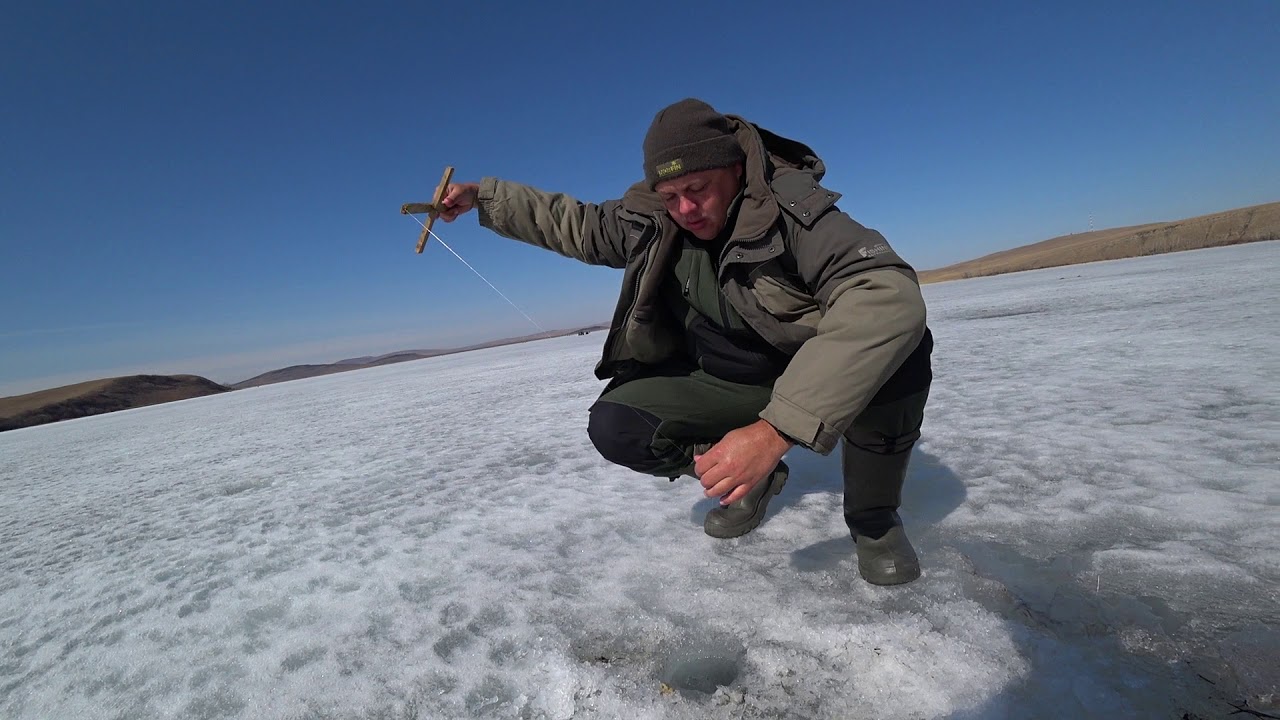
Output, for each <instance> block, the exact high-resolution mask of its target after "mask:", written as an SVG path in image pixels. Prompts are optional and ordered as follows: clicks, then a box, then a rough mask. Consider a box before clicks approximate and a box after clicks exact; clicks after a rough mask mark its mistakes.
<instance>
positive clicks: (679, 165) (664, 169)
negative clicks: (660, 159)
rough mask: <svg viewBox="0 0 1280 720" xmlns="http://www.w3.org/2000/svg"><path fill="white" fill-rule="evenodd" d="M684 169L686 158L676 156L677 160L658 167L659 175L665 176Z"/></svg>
mask: <svg viewBox="0 0 1280 720" xmlns="http://www.w3.org/2000/svg"><path fill="white" fill-rule="evenodd" d="M683 169H684V160H683V159H681V158H676V159H675V160H672V161H671V162H669V163H663V164H661V165H659V166H658V168H657V170H658V177H660V178H664V177H666V176H668V175H673V174H675V173H678V172H680V171H681V170H683Z"/></svg>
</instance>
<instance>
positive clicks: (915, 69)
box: [0, 0, 1280, 395]
mask: <svg viewBox="0 0 1280 720" xmlns="http://www.w3.org/2000/svg"><path fill="white" fill-rule="evenodd" d="M6 5H7V6H6V8H5V11H4V22H3V23H2V24H0V60H2V63H0V307H2V308H3V312H2V313H0V395H7V394H15V393H21V392H28V391H31V390H36V389H40V388H42V387H49V386H53V385H59V384H65V383H69V382H75V381H79V380H86V379H92V378H96V377H103V376H107V375H118V374H126V373H134V372H163V373H172V372H189V373H195V374H201V375H205V376H207V377H210V378H212V379H214V380H218V381H221V382H234V381H238V380H242V379H245V378H247V377H249V376H250V375H253V374H256V373H258V372H262V371H265V370H269V369H273V368H276V367H281V366H284V365H289V364H296V363H304V362H331V361H334V360H339V359H342V358H345V357H351V356H358V355H365V354H372V353H379V352H388V351H392V350H398V349H407V348H431V347H448V346H456V345H460V344H466V343H470V342H474V341H480V340H486V339H491V338H496V337H503V336H509V335H515V334H524V333H526V332H533V331H534V330H535V329H534V328H533V326H532V325H530V324H529V322H528V321H527V320H525V319H524V318H523V317H522V316H521V315H520V314H519V313H518V312H516V311H515V310H514V309H512V308H511V306H509V305H507V304H506V302H505V301H503V300H502V298H500V297H499V296H498V295H497V294H496V293H494V292H493V291H492V290H491V289H489V287H488V286H486V285H485V284H484V283H483V282H481V281H480V280H479V279H478V278H476V277H475V276H474V275H472V274H471V272H470V271H468V270H467V269H466V268H465V267H464V266H463V265H462V264H461V263H459V262H458V261H457V260H456V259H454V258H453V257H452V256H451V255H449V254H448V253H447V252H446V251H445V250H444V249H443V248H441V247H440V246H439V245H437V244H436V243H434V242H433V243H431V244H430V245H429V246H428V249H427V251H426V252H424V253H423V255H421V256H419V255H416V254H415V253H414V244H415V242H416V239H417V236H418V233H419V228H418V226H417V225H416V224H415V223H414V222H413V220H411V219H410V218H407V217H404V216H402V215H400V214H399V208H400V205H401V204H403V203H405V202H412V201H427V200H429V199H430V194H431V192H432V190H433V189H434V188H435V185H436V183H438V182H439V179H440V173H441V170H442V168H443V166H445V165H454V166H455V167H456V168H457V176H456V177H457V179H458V180H478V179H479V178H480V177H482V176H485V175H496V176H499V177H503V178H507V179H512V180H519V181H522V182H528V183H531V184H534V185H537V186H539V187H543V188H545V189H549V190H558V191H564V192H568V193H571V194H573V195H575V196H576V197H578V198H579V199H582V200H586V201H602V200H606V199H609V198H612V197H616V196H617V195H618V194H620V193H621V192H622V191H623V190H624V189H625V188H626V187H627V186H628V185H629V184H630V183H631V182H633V181H635V180H636V179H638V178H639V177H640V175H641V166H640V143H641V140H642V138H643V135H644V131H645V129H646V128H647V126H648V124H649V121H650V120H651V119H652V117H653V114H654V113H655V112H656V111H657V110H658V109H659V108H661V107H662V106H664V105H666V104H668V103H670V102H673V101H675V100H679V99H681V98H683V97H687V96H697V97H701V98H703V99H705V100H707V101H709V102H711V103H712V104H714V105H715V106H716V107H717V108H718V109H720V110H721V111H724V112H732V113H737V114H741V115H744V116H746V117H748V118H749V119H751V120H753V121H755V122H757V123H759V124H761V125H763V126H764V127H767V128H769V129H771V130H774V131H775V132H779V133H781V134H783V135H787V136H790V137H794V138H796V139H799V140H802V141H804V142H806V143H808V144H810V145H811V146H812V147H813V148H814V149H815V150H816V151H817V152H818V153H819V154H820V155H821V156H822V157H823V158H824V160H825V161H826V163H827V165H828V168H829V171H828V175H827V180H826V184H827V185H828V186H829V187H832V188H834V189H837V190H839V191H840V192H842V193H844V196H845V199H844V200H843V202H842V203H841V207H842V209H844V210H846V211H847V212H849V213H850V214H852V215H853V216H854V217H855V218H857V219H858V220H859V221H861V222H862V223H864V224H866V225H869V226H872V227H875V228H877V229H879V230H880V231H882V232H883V233H884V234H885V235H886V236H887V237H888V238H889V240H890V242H891V243H892V244H893V245H894V247H895V249H897V250H898V251H899V253H900V254H902V255H903V256H905V257H906V258H907V259H908V260H909V261H911V262H912V263H913V264H915V266H916V267H917V268H919V269H927V268H931V267H938V266H941V265H944V264H947V263H950V262H955V261H959V260H964V259H968V258H971V257H976V256H978V255H982V254H985V253H988V252H992V251H995V250H999V249H1004V248H1009V247H1014V246H1018V245H1022V244H1026V243H1029V242H1034V241H1037V240H1042V239H1045V238H1048V237H1052V236H1055V235H1060V234H1064V233H1069V232H1077V231H1083V230H1087V229H1088V227H1089V222H1090V216H1092V220H1093V223H1094V226H1095V227H1099V228H1101V227H1112V226H1118V225H1127V224H1135V223H1141V222H1149V221H1156V220H1169V219H1176V218H1180V217H1185V216H1190V215H1196V214H1201V213H1206V212H1214V211H1218V210H1225V209H1229V208H1233V207H1240V206H1244V205H1251V204H1257V203H1262V202H1271V201H1275V200H1280V171H1278V170H1277V168H1280V132H1277V128H1280V43H1277V41H1276V37H1275V31H1276V28H1277V27H1280V2H1276V1H1275V0H1234V1H1233V2H1229V3H1223V2H1211V1H1209V0H1205V1H1203V2H1187V1H1184V0H1154V1H1150V2H1129V3H1114V2H1081V1H1079V0H1071V1H1070V2H1057V3H1027V2H999V3H997V2H973V3H955V2H936V3H935V2H916V3H897V4H890V3H865V2H830V3H795V4H790V5H787V4H784V3H780V2H776V1H774V2H731V3H730V2H711V1H709V0H708V1H704V2H696V3H667V2H650V3H643V4H631V3H627V4H622V3H618V4H613V3H598V2H595V3H588V2H580V3H529V2H519V3H514V2H513V3H508V2H488V3H457V4H443V3H405V4H394V3H360V4H357V3H341V4H340V3H314V2H312V3H288V2H268V3H263V2H182V3H162V2H139V3H112V2H85V3H68V2H48V3H16V2H13V3H7V4H6ZM784 8H786V9H784ZM437 227H438V229H439V231H440V234H441V236H442V237H443V238H444V239H445V240H446V241H447V242H449V244H450V245H451V246H452V247H454V249H455V250H457V251H458V252H459V253H461V254H462V256H463V257H464V258H466V259H467V260H468V261H469V262H470V263H471V264H472V265H474V266H475V267H476V268H477V269H478V270H479V271H480V272H481V273H484V274H485V275H486V277H488V278H489V280H490V281H492V282H493V283H494V285H496V286H497V287H498V288H499V289H501V290H502V291H503V292H504V293H505V294H506V295H507V296H508V297H510V298H511V299H512V300H513V301H514V302H515V303H516V304H518V305H519V306H520V307H521V309H523V310H524V311H525V312H527V313H528V314H529V315H531V316H532V317H533V318H534V319H535V320H537V321H538V322H539V323H540V324H541V325H543V326H545V327H548V328H552V327H570V326H574V325H578V324H583V323H589V322H597V321H607V320H608V318H609V317H610V316H611V313H612V308H613V303H614V300H615V298H616V294H617V283H618V280H619V279H620V274H619V273H618V272H617V271H613V270H608V269H603V268H591V267H588V266H585V265H581V264H578V263H575V262H573V261H571V260H567V259H565V258H561V257H559V256H556V255H553V254H551V253H547V252H545V251H539V250H536V249H534V248H529V247H526V246H523V245H521V244H519V243H514V242H511V241H508V240H504V239H502V238H499V237H496V236H494V235H492V234H491V233H488V232H487V231H485V230H483V229H481V228H479V227H478V225H477V224H476V222H475V216H474V215H470V216H468V217H466V218H464V219H463V220H461V221H459V222H456V223H453V224H450V225H446V224H443V223H440V224H438V225H437Z"/></svg>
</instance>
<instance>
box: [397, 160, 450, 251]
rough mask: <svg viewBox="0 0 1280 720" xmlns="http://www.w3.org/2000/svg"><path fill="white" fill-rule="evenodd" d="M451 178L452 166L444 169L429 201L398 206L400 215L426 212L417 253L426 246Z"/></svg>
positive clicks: (441, 209) (442, 208)
mask: <svg viewBox="0 0 1280 720" xmlns="http://www.w3.org/2000/svg"><path fill="white" fill-rule="evenodd" d="M452 179H453V166H449V167H446V168H445V169H444V177H442V178H440V184H439V185H438V186H436V194H435V195H434V196H432V198H431V202H429V203H405V204H404V205H401V206H400V214H401V215H416V214H419V213H426V214H427V222H426V223H425V224H424V225H423V227H422V235H420V236H419V237H418V254H419V255H421V254H422V248H424V247H426V246H427V239H428V238H430V237H431V226H432V225H434V224H435V222H436V218H437V217H439V216H440V213H441V211H443V210H444V209H445V208H444V206H443V205H441V204H440V203H441V202H443V201H444V193H445V190H447V189H448V188H449V181H450V180H452Z"/></svg>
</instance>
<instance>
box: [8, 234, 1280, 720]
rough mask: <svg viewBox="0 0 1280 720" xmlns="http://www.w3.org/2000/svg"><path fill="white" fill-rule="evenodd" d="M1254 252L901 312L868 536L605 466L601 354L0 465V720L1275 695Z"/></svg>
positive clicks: (103, 440)
mask: <svg viewBox="0 0 1280 720" xmlns="http://www.w3.org/2000/svg"><path fill="white" fill-rule="evenodd" d="M1277 277H1280V244H1277V243H1264V244H1255V245H1248V246H1241V247H1234V248H1225V249H1217V250H1208V251H1197V252H1189V253H1181V254H1177V255H1167V256H1159V257H1152V258H1143V259H1134V260H1126V261H1118V262H1111V263H1103V264H1095V265H1087V266H1076V267H1069V268H1056V269H1050V270H1043V271H1037V272H1031V273H1022V274H1018V275H1009V276H1002V277H996V278H986V279H976V280H967V281H963V282H954V283H946V284H942V285H935V286H929V287H928V288H927V289H926V295H927V297H928V299H929V302H930V311H931V324H932V326H933V328H934V332H935V334H936V336H937V342H938V346H937V351H936V354H935V369H936V378H937V379H936V383H935V385H934V391H933V396H932V400H931V404H930V406H929V415H928V419H927V422H926V427H925V434H924V438H923V440H922V442H921V443H920V445H919V446H918V449H917V452H916V455H915V459H914V463H913V467H912V470H911V476H910V480H909V483H908V487H907V490H906V496H907V497H906V507H905V509H904V515H905V517H906V520H907V522H908V528H909V530H910V532H911V535H912V537H913V538H914V539H915V541H916V543H917V546H918V549H919V550H920V554H921V557H922V560H923V563H924V565H925V575H924V577H923V578H922V579H921V580H919V581H918V582H916V583H913V584H911V585H908V586H904V587H900V588H877V587H873V586H870V585H867V584H866V583H863V582H862V581H860V580H858V579H857V577H856V569H855V567H854V563H853V559H852V544H851V542H850V541H849V540H848V538H847V534H846V531H845V529H844V527H843V523H842V520H841V516H840V497H839V494H838V492H839V487H840V486H839V480H838V475H837V471H838V458H837V457H836V456H834V455H833V456H831V457H826V458H822V457H818V456H816V455H813V454H811V453H807V452H804V451H796V452H793V453H791V454H790V456H789V458H788V461H789V463H790V464H791V465H792V467H793V470H794V475H793V479H792V481H791V482H790V483H789V484H788V486H787V491H786V492H785V493H784V494H783V495H782V496H780V497H779V498H778V499H777V500H776V501H775V504H774V505H773V506H772V509H771V511H770V516H769V518H768V519H766V521H765V522H764V524H763V525H761V527H760V528H759V529H758V530H757V531H756V532H754V533H752V534H751V535H748V536H746V537H744V538H741V539H738V540H730V541H716V540H712V539H711V538H708V537H706V536H705V535H704V534H703V533H702V531H701V525H700V523H701V516H702V514H703V513H704V512H705V511H706V510H707V509H709V508H710V507H711V506H712V504H711V502H710V501H707V500H705V499H703V498H702V497H701V495H700V493H699V488H697V487H696V486H695V485H694V484H693V483H692V482H689V481H684V482H679V483H675V484H669V483H668V482H666V481H665V480H656V479H652V478H647V477H645V476H641V475H636V474H633V473H630V472H628V471H626V470H623V469H620V468H616V467H613V466H610V465H608V464H607V463H605V462H604V461H602V460H601V459H599V458H598V456H597V455H596V454H595V452H594V451H593V449H592V447H591V445H590V443H589V441H588V439H587V436H586V433H585V421H586V416H585V412H586V409H587V407H588V406H589V405H590V403H591V402H592V400H593V399H594V398H595V396H596V395H597V394H598V392H599V391H600V389H601V383H599V382H598V381H596V380H595V379H594V378H593V377H592V375H591V368H592V365H593V364H594V361H595V359H596V356H597V353H598V351H599V346H600V342H601V340H602V339H603V335H602V334H592V335H589V336H586V337H569V338H560V339H556V340H547V341H541V342H537V343H531V344H527V345H518V346H511V347H505V348H496V349H490V350H484V351H478V352H471V353H466V354H462V355H455V356H448V357H440V358H433V359H429V360H423V361H418V362H412V363H405V364H400V365H392V366H388V367H382V368H375V369H369V370H361V371H356V372H352V373H347V374H342V375H333V376H327V377H321V378H313V379H309V380H302V381H297V382H291V383H286V384H281V385H272V386H266V387H261V388H253V389H248V390H241V391H237V392H235V393H229V394H226V395H219V396H212V397H207V398H200V399H196V400H190V401H184V402H180V403H173V404H168V405H161V406H155V407H150V408H143V409H139V410H134V411H128V412H122V413H116V414H111V415H104V416H99V417H94V418H87V419H84V420H75V421H70V422H64V423H58V424H54V425H47V426H42V427H37V428H30V429H26V430H19V431H14V432H8V433H4V434H0V717H3V718H6V719H10V718H12V719H18V718H22V719H25V718H287V719H299V720H301V719H302V718H396V719H403V718H452V717H458V718H467V717H521V718H615V717H626V718H703V717H711V718H730V717H734V718H738V717H745V718H755V717H789V718H809V717H813V718H818V717H842V718H856V717H865V718H935V717H950V718H1005V717H1007V718H1027V717H1045V718H1078V717H1124V718H1129V717H1135V718H1136V717H1143V718H1147V717H1150V718H1170V719H1175V718H1180V717H1182V714H1183V713H1194V714H1197V715H1199V716H1201V717H1204V718H1211V717H1224V716H1226V715H1227V714H1228V713H1229V712H1231V711H1232V708H1231V706H1230V705H1228V703H1229V702H1234V703H1243V702H1245V701H1248V702H1249V703H1250V704H1251V707H1254V708H1262V709H1266V708H1272V709H1273V712H1274V708H1275V703H1276V697H1275V693H1276V691H1277V687H1278V686H1280V680H1278V674H1280V670H1278V668H1280V637H1278V632H1277V627H1278V625H1280V623H1278V622H1277V621H1278V620H1280V599H1278V597H1277V587H1280V584H1278V583H1280V556H1278V555H1277V547H1278V545H1280V542H1278V541H1280V514H1278V513H1277V505H1280V474H1278V472H1277V469H1278V468H1280V411H1278V409H1277V408H1280V402H1278V401H1280V397H1278V393H1280V365H1278V361H1277V357H1280V346H1278V345H1277V334H1278V332H1280V319H1278V318H1280V314H1278V313H1277V312H1276V310H1277V300H1280V290H1278V289H1277V282H1276V278H1277Z"/></svg>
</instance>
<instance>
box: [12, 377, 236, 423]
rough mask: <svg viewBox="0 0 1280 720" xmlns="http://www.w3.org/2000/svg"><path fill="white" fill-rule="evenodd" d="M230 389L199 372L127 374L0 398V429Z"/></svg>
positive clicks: (67, 418)
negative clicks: (192, 373) (188, 373)
mask: <svg viewBox="0 0 1280 720" xmlns="http://www.w3.org/2000/svg"><path fill="white" fill-rule="evenodd" d="M230 389H231V388H229V387H225V386H223V385H219V384H218V383H216V382H213V381H212V380H209V379H207V378H202V377H200V376H198V375H129V376H126V377H117V378H107V379H105V380H91V381H89V382H83V383H77V384H75V385H64V386H63V387H57V388H52V389H50V390H40V391H39V392H33V393H28V394H26V395H16V396H13V397H6V398H0V431H4V430H16V429H18V428H23V427H30V426H32V425H43V424H45V423H51V422H57V421H59V420H71V419H74V418H80V417H87V416H89V415H99V414H102V413H109V412H115V411H117V410H128V409H130V408H136V407H143V406H146V405H157V404H159V403H166V402H173V401H174V400H186V399H187V398H194V397H202V396H204V395H214V394H216V393H222V392H227V391H229V390H230Z"/></svg>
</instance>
